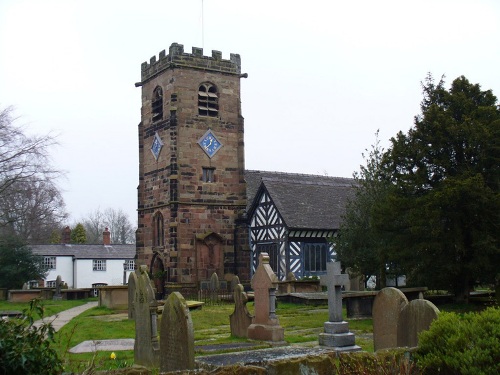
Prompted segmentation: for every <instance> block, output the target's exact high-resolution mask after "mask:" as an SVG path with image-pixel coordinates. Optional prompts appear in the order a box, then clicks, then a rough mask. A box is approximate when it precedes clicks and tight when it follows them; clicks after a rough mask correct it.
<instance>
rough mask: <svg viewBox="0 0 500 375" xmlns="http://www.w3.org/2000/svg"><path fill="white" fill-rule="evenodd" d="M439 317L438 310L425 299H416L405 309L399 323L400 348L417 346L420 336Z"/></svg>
mask: <svg viewBox="0 0 500 375" xmlns="http://www.w3.org/2000/svg"><path fill="white" fill-rule="evenodd" d="M438 315H439V310H438V308H437V307H436V306H435V305H434V304H433V303H432V302H430V301H427V300H425V299H415V300H413V301H411V302H410V303H409V304H408V305H406V306H405V307H403V310H402V311H401V314H400V316H399V323H398V346H399V347H404V346H408V347H415V346H417V345H418V334H419V333H420V332H422V331H426V330H428V329H429V327H430V326H431V323H432V321H433V320H435V319H437V317H438Z"/></svg>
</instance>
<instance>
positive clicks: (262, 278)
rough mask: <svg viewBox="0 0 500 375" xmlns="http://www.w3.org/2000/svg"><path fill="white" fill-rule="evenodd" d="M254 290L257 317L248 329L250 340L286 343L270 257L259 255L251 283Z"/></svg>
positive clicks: (275, 279) (276, 282) (264, 254)
mask: <svg viewBox="0 0 500 375" xmlns="http://www.w3.org/2000/svg"><path fill="white" fill-rule="evenodd" d="M251 285H252V288H253V290H254V305H255V316H254V317H253V319H252V324H250V326H249V327H248V330H247V332H248V338H249V339H253V340H263V341H272V342H280V341H284V338H285V335H284V328H283V327H281V326H280V324H279V320H278V317H277V316H276V288H277V286H278V278H277V277H276V275H275V273H274V272H273V270H272V268H271V266H270V265H269V255H268V254H267V253H261V254H260V255H259V266H258V267H257V269H256V270H255V274H254V275H253V277H252V281H251Z"/></svg>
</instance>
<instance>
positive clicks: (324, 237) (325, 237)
mask: <svg viewBox="0 0 500 375" xmlns="http://www.w3.org/2000/svg"><path fill="white" fill-rule="evenodd" d="M245 178H246V182H247V194H248V197H249V206H248V225H249V237H250V239H249V241H250V250H251V259H252V261H251V268H252V271H253V270H255V268H256V266H257V262H258V258H259V254H260V253H261V252H267V253H268V254H269V256H270V264H271V267H272V268H273V270H275V272H276V274H277V276H278V278H279V279H280V280H284V279H285V278H286V277H287V275H288V274H289V273H290V272H293V274H294V275H295V277H296V278H297V279H300V278H303V277H309V276H319V275H322V274H324V273H325V272H326V263H327V262H328V261H330V260H333V259H334V258H335V251H334V248H333V247H332V245H331V243H330V241H329V239H331V238H332V237H333V236H335V235H336V233H337V231H338V229H339V227H340V220H341V216H342V213H343V211H344V209H345V205H346V203H347V200H348V199H349V197H350V196H351V195H352V193H353V180H352V179H348V178H339V177H328V176H318V175H304V174H294V173H279V172H264V171H250V170H247V171H246V173H245Z"/></svg>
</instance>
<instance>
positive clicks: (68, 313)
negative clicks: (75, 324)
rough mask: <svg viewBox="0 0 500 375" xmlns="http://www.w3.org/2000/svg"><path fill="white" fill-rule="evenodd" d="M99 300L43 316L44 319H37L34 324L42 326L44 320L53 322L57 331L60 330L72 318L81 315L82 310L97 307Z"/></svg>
mask: <svg viewBox="0 0 500 375" xmlns="http://www.w3.org/2000/svg"><path fill="white" fill-rule="evenodd" d="M96 306H97V302H88V303H86V304H85V305H81V306H77V307H73V308H71V309H68V310H64V311H61V312H59V313H57V314H56V315H52V316H49V317H46V318H43V320H37V321H36V322H35V323H34V325H35V326H37V327H38V326H40V325H41V324H42V323H43V322H45V323H52V326H53V327H54V329H55V330H56V331H59V330H60V329H61V327H62V326H64V325H65V324H66V323H68V322H69V321H70V320H71V319H73V318H74V317H75V316H77V315H80V314H81V313H82V312H84V311H87V310H88V309H91V308H92V307H96Z"/></svg>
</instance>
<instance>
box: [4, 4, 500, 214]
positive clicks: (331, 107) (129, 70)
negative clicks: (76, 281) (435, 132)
mask: <svg viewBox="0 0 500 375" xmlns="http://www.w3.org/2000/svg"><path fill="white" fill-rule="evenodd" d="M173 42H177V43H180V44H183V45H184V49H185V51H186V52H191V48H192V47H202V48H204V54H205V55H207V56H211V50H213V49H215V50H218V51H221V52H222V56H223V58H225V59H228V58H229V54H230V53H238V54H240V55H241V60H242V72H245V73H248V75H249V76H248V78H247V79H242V86H241V96H242V112H243V116H244V117H245V158H246V159H245V161H246V168H247V169H260V170H271V171H283V172H297V173H306V174H322V175H329V176H340V177H351V176H352V173H353V172H354V171H355V170H358V169H359V165H360V164H362V163H363V159H362V156H361V154H362V153H363V151H364V150H365V149H367V148H369V147H370V146H371V145H372V144H373V143H374V141H375V132H376V131H377V129H380V139H381V141H382V145H383V146H384V147H387V146H388V145H389V139H390V138H391V137H392V136H394V135H395V134H396V133H397V132H398V131H399V130H402V131H403V132H406V131H408V129H409V128H410V127H411V126H412V125H413V117H414V116H415V115H416V114H418V113H419V105H420V101H421V98H422V95H421V86H420V83H421V81H422V80H424V79H425V77H426V75H427V73H428V72H430V73H432V74H433V75H434V77H435V78H436V79H439V78H440V77H441V75H443V74H444V75H446V87H449V86H450V84H451V81H452V80H453V79H455V78H456V77H458V76H460V75H465V76H466V77H467V78H468V79H469V80H470V81H471V82H472V83H479V84H480V85H481V86H482V88H483V89H485V90H486V89H492V90H493V92H494V94H496V95H497V96H499V95H500V1H498V0H468V1H466V0H463V1H460V0H412V1H405V0H394V1H390V0H379V1H374V0H359V1H354V0H351V1H348V0H343V1H337V0H324V1H314V0H311V1H293V0H286V1H281V0H266V1H263V0H251V1H250V0H249V1H240V0H203V1H202V0H182V1H181V0H177V1H171V0H161V1H160V0H158V1H153V0H141V1H126V0H80V1H72V0H43V1H42V0H1V1H0V107H1V108H5V107H7V106H14V107H15V113H16V115H17V116H19V117H20V119H19V120H18V121H19V123H22V124H28V125H29V129H30V131H31V132H33V133H37V134H46V133H48V132H52V133H53V134H55V135H56V134H57V135H58V140H59V143H60V146H59V147H58V148H57V149H54V150H53V151H54V152H53V162H54V166H55V167H57V168H59V169H61V170H64V171H66V172H67V178H66V179H65V180H61V181H60V186H61V188H62V189H63V190H64V199H65V201H66V205H67V210H68V212H69V213H70V214H71V220H70V223H73V222H74V221H76V220H78V219H80V218H82V217H85V216H87V214H88V213H89V212H91V211H94V210H96V209H105V208H108V207H111V208H115V209H122V210H123V211H124V212H125V213H127V214H128V215H129V216H130V219H131V221H132V222H133V223H136V219H137V218H136V208H137V194H136V189H137V185H138V148H137V125H138V124H139V121H140V107H141V98H140V88H136V87H134V83H135V82H138V81H139V80H140V67H141V63H142V62H144V61H149V58H150V57H151V56H153V55H156V56H158V54H159V52H160V51H161V50H163V49H166V50H167V51H168V47H169V46H170V44H172V43H173Z"/></svg>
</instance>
